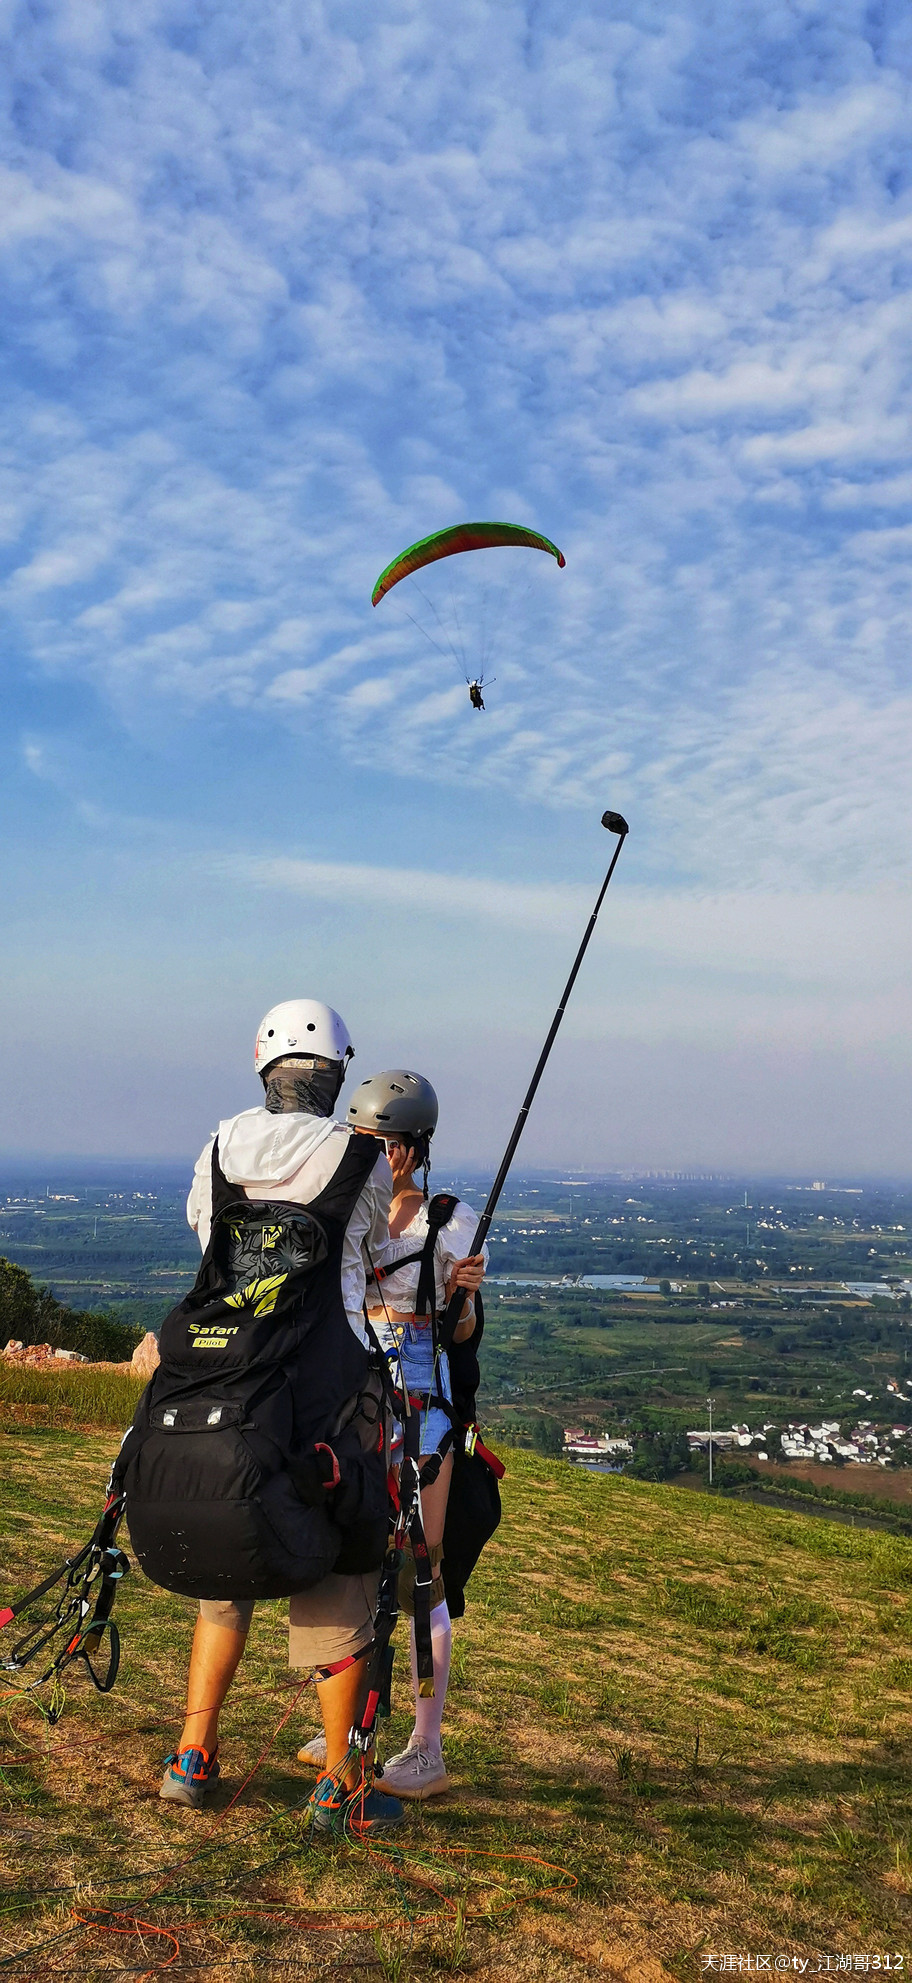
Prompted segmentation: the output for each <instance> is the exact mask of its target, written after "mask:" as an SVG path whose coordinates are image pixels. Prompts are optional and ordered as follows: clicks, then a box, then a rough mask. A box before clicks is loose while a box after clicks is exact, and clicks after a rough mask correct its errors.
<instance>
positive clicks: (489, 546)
mask: <svg viewBox="0 0 912 1983" xmlns="http://www.w3.org/2000/svg"><path fill="white" fill-rule="evenodd" d="M505 545H513V546H516V547H518V548H520V549H526V550H531V551H547V552H548V553H549V555H550V556H551V557H552V558H555V559H556V560H557V563H558V564H559V565H561V566H563V565H565V564H566V562H567V560H566V558H565V557H564V554H563V551H559V550H558V548H557V545H556V544H552V542H551V539H550V537H543V536H542V533H541V531H540V530H529V529H528V528H527V527H526V525H525V524H522V523H454V524H451V525H450V527H449V529H448V530H435V531H434V533H433V535H432V536H431V537H420V538H419V539H418V542H417V543H416V544H410V545H409V546H408V549H407V550H405V551H400V553H399V556H398V557H397V558H394V559H393V560H392V563H391V564H388V565H387V567H386V570H385V571H382V572H381V573H380V577H379V578H378V580H377V583H376V585H375V586H374V589H373V592H372V593H371V604H372V605H374V606H379V604H380V601H381V599H383V598H385V596H386V594H387V592H391V591H392V589H393V586H394V585H398V584H399V581H400V579H403V578H412V579H414V574H415V572H418V571H423V569H424V567H425V566H426V565H433V564H436V563H437V560H438V559H439V558H452V557H455V556H456V555H457V554H458V553H459V552H462V551H491V550H497V549H499V548H501V547H502V546H505ZM419 590H420V588H419ZM422 597H424V595H423V594H422ZM427 603H428V604H431V605H432V602H431V601H428V602H427ZM432 611H433V613H434V616H435V618H436V620H437V622H438V625H439V627H440V630H441V631H442V632H443V633H444V636H445V637H446V638H447V641H448V645H449V646H450V647H451V649H452V651H453V652H454V654H455V651H456V650H455V648H454V647H453V642H452V640H450V638H449V636H448V634H447V632H446V628H445V627H444V624H443V621H442V620H441V618H440V614H439V613H438V612H437V609H436V607H435V606H433V605H432ZM408 617H409V618H411V617H412V616H411V614H409V615H408ZM415 625H418V622H417V621H415ZM421 631H422V632H424V633H425V635H426V638H428V639H429V640H430V641H431V643H432V645H433V646H435V647H436V646H437V645H438V642H437V640H436V638H435V637H434V635H433V634H429V633H427V630H426V629H424V628H422V629H421ZM466 682H467V683H468V689H469V698H470V701H471V704H472V708H473V709H484V701H483V698H482V693H481V691H482V689H483V687H484V673H483V672H482V673H481V675H480V677H479V678H478V679H477V680H474V681H473V680H471V679H470V677H469V676H468V675H466Z"/></svg>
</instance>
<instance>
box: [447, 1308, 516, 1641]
mask: <svg viewBox="0 0 912 1983" xmlns="http://www.w3.org/2000/svg"><path fill="white" fill-rule="evenodd" d="M475 1318H476V1319H475V1328H474V1329H473V1331H472V1334H471V1336H469V1337H467V1338H466V1341H465V1342H464V1343H452V1344H451V1346H450V1386H451V1389H452V1392H453V1414H454V1418H455V1419H456V1421H457V1423H456V1425H455V1428H454V1439H453V1473H452V1477H451V1480H450V1492H449V1498H448V1500H447V1511H446V1522H445V1524H444V1530H443V1564H442V1573H443V1587H444V1590H445V1592H446V1601H447V1610H448V1611H449V1614H450V1617H451V1618H462V1617H463V1616H464V1613H465V1587H466V1584H467V1583H468V1581H469V1578H470V1576H471V1574H472V1571H473V1570H474V1568H475V1565H476V1563H477V1562H478V1558H479V1556H480V1555H481V1552H482V1550H483V1549H484V1547H485V1544H486V1543H488V1542H490V1540H491V1537H492V1535H493V1534H494V1531H495V1529H496V1528H497V1527H498V1525H499V1523H500V1516H501V1505H500V1487H499V1484H498V1476H497V1474H496V1473H495V1471H494V1469H493V1467H492V1466H491V1463H490V1460H489V1458H488V1456H487V1449H486V1448H481V1450H479V1446H478V1443H477V1439H476V1428H475V1394H476V1392H477V1390H478V1385H479V1380H480V1375H481V1373H480V1371H479V1367H478V1349H479V1345H480V1343H481V1339H482V1336H483V1335H484V1307H483V1304H482V1299H481V1293H480V1291H479V1293H478V1294H477V1295H476V1296H475ZM469 1448H471V1450H469ZM501 1471H502V1469H501Z"/></svg>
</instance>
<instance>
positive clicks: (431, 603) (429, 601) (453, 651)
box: [409, 572, 465, 668]
mask: <svg viewBox="0 0 912 1983" xmlns="http://www.w3.org/2000/svg"><path fill="white" fill-rule="evenodd" d="M409 583H410V584H411V585H413V586H414V587H415V591H416V592H417V594H418V597H419V599H423V600H424V603H425V605H426V606H429V607H430V609H431V612H432V613H433V615H434V618H435V620H436V621H437V625H438V626H439V628H440V631H441V633H442V635H443V638H444V640H445V641H446V644H447V646H448V648H449V650H450V653H451V654H452V656H453V660H454V661H458V662H459V665H460V667H461V668H465V662H464V661H462V660H460V657H459V655H458V654H457V652H456V649H455V647H454V646H453V643H452V641H451V639H450V636H449V634H448V633H447V630H446V627H445V626H444V624H443V621H442V619H441V617H440V614H439V613H438V611H437V608H436V606H435V605H434V601H433V599H429V598H428V596H427V593H426V592H422V590H421V587H420V585H419V584H418V581H417V579H415V578H413V577H412V574H411V572H410V573H409ZM428 639H430V635H428Z"/></svg>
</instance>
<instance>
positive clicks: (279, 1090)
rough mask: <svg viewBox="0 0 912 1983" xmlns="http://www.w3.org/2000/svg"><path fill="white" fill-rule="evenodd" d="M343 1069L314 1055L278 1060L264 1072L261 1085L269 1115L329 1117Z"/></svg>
mask: <svg viewBox="0 0 912 1983" xmlns="http://www.w3.org/2000/svg"><path fill="white" fill-rule="evenodd" d="M343 1077H344V1068H343V1067H342V1064H341V1062H340V1061H338V1060H323V1059H321V1058H320V1057H318V1056H317V1055H313V1056H308V1058H307V1059H306V1060H305V1059H299V1058H297V1057H295V1058H294V1059H287V1060H279V1061H276V1064H275V1066H274V1067H270V1068H268V1069H267V1071H266V1076H265V1079H264V1082H263V1086H264V1088H265V1090H266V1107H267V1109H268V1110H269V1113H270V1115H323V1116H326V1115H332V1112H333V1109H334V1108H335V1106H336V1101H337V1098H338V1094H339V1089H340V1088H341V1086H342V1081H343Z"/></svg>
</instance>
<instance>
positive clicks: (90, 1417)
mask: <svg viewBox="0 0 912 1983" xmlns="http://www.w3.org/2000/svg"><path fill="white" fill-rule="evenodd" d="M143 1384H144V1380H143V1379H142V1378H141V1377H129V1376H128V1375H127V1373H126V1371H120V1370H96V1369H94V1368H93V1367H92V1365H91V1364H89V1365H88V1366H86V1365H81V1364H69V1365H67V1366H65V1367H64V1368H63V1369H62V1370H59V1371H58V1370H30V1369H29V1367H28V1365H27V1364H17V1363H5V1362H3V1361H2V1359H0V1428H2V1429H3V1430H4V1431H9V1430H12V1429H14V1428H15V1427H36V1426H46V1427H48V1428H50V1427H59V1428H61V1429H62V1428H65V1427H68V1426H71V1427H76V1426H82V1425H86V1426H92V1427H95V1426H99V1427H108V1426H110V1427H111V1428H112V1429H113V1428H114V1427H118V1426H119V1427H120V1428H121V1430H123V1429H125V1428H126V1426H128V1425H129V1423H130V1420H131V1418H132V1417H133V1413H134V1411H135V1409H136V1400H137V1398H138V1397H139V1394H140V1392H141V1391H142V1389H143ZM0 1974H2V1972H0Z"/></svg>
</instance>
